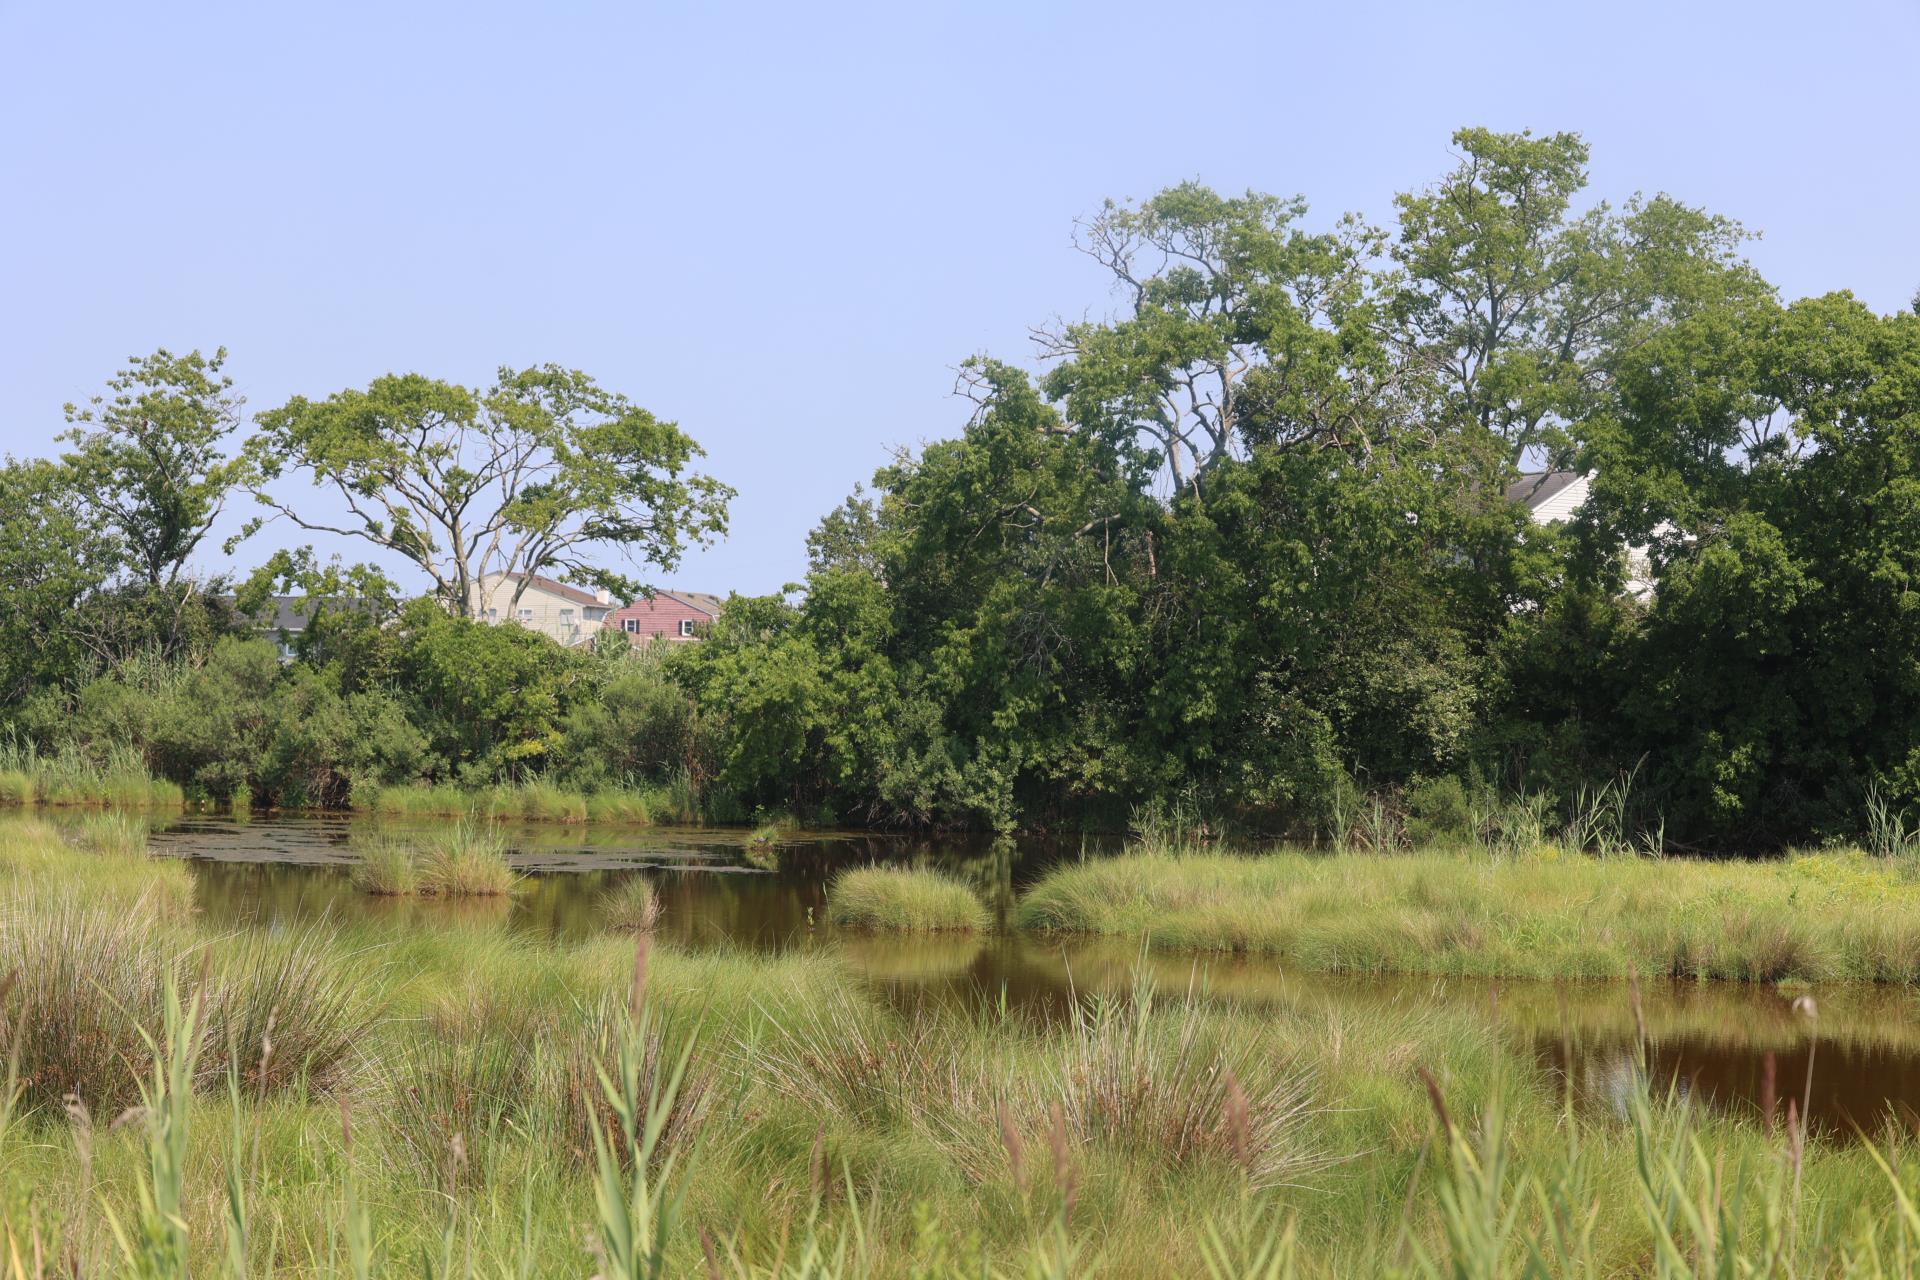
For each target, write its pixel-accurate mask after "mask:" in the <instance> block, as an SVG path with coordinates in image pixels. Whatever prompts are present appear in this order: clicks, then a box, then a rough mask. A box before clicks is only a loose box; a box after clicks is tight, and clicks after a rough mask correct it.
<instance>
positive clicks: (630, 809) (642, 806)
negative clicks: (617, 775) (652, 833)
mask: <svg viewBox="0 0 1920 1280" xmlns="http://www.w3.org/2000/svg"><path fill="white" fill-rule="evenodd" d="M586 806H587V821H588V822H623V823H631V824H633V825H635V826H645V825H647V824H648V823H650V822H652V821H653V810H652V807H651V806H650V805H649V804H648V802H647V794H646V792H644V791H635V790H631V789H617V790H606V791H595V792H593V793H591V794H589V795H588V796H587V797H586Z"/></svg>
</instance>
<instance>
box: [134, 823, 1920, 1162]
mask: <svg viewBox="0 0 1920 1280" xmlns="http://www.w3.org/2000/svg"><path fill="white" fill-rule="evenodd" d="M366 821H370V820H368V819H363V818H354V817H348V816H345V815H302V816H293V815H286V816H281V815H275V816H260V817H256V818H254V819H253V820H251V821H234V820H233V819H231V818H226V817H210V816H201V815H192V814H189V815H185V816H182V817H180V818H177V819H173V820H170V821H167V822H165V823H162V824H158V825H156V827H155V828H154V830H153V831H152V833H151V835H150V837H149V839H150V843H151V846H152V850H153V852H154V853H156V854H159V855H162V856H170V857H179V858H184V859H187V860H188V861H189V863H190V865H191V866H192V868H193V872H194V876H195V884H196V889H195V893H196V899H197V902H198V905H199V908H200V910H201V911H202V912H203V913H204V915H205V918H206V919H207V920H208V922H209V923H212V924H215V925H224V926H231V927H253V926H264V927H272V926H274V925H276V924H289V923H305V922H310V921H314V920H320V919H324V918H333V919H352V918H356V917H361V918H367V917H376V916H387V917H389V918H393V919H396V920H399V921H402V922H404V923H406V924H407V925H409V926H411V927H418V928H423V929H430V928H434V927H436V926H437V925H442V924H445V923H446V922H448V921H450V920H458V921H462V922H466V923H469V924H471V923H475V922H482V923H488V924H491V925H493V926H495V927H498V928H500V929H502V930H506V931H512V932H519V933H522V934H524V935H526V936H528V937H529V938H532V939H542V938H545V939H555V940H570V939H577V938H582V937H587V936H590V935H592V934H593V933H595V932H596V931H598V930H599V929H600V928H601V924H600V911H601V902H602V900H603V898H604V897H605V896H606V894H607V891H608V890H609V889H611V888H612V887H614V886H615V885H617V884H618V883H619V882H620V881H621V880H622V879H623V878H625V877H628V876H633V875H644V876H647V877H649V878H651V879H652V880H653V883H654V887H655V889H656V890H657V891H658V893H659V897H660V901H661V905H662V908H663V912H662V916H661V921H660V926H659V928H658V929H657V930H656V935H657V936H658V937H660V938H662V939H664V940H666V941H669V942H671V943H672V944H674V945H676V946H679V947H683V948H703V947H732V948H747V949H764V950H782V949H787V948H796V947H799V948H824V949H830V950H832V951H834V952H836V953H838V954H839V955H840V956H841V957H842V959H843V960H844V962H845V964H846V966H847V969H848V971H849V972H850V973H851V974H853V975H855V980H857V981H861V982H864V983H866V984H868V985H869V986H870V987H871V988H872V989H873V990H874V991H875V992H876V993H878V994H879V995H880V996H881V997H882V998H884V999H887V1000H889V1001H891V1002H892V1003H894V1004H895V1005H897V1006H900V1007H903V1008H911V1007H915V1006H918V1005H926V1004H933V1003H938V1002H950V1001H991V1002H1000V1001H1003V1000H1004V1001H1005V1002H1006V1003H1007V1004H1008V1005H1010V1006H1013V1007H1015V1008H1017V1009H1020V1010H1023V1011H1026V1012H1030V1013H1032V1014H1034V1015H1036V1016H1042V1017H1053V1016H1059V1015H1060V1013H1061V1012H1062V1011H1064V1010H1065V1009H1066V1008H1067V1006H1068V1003H1069V1002H1070V1001H1071V1000H1073V999H1074V998H1075V994H1076V993H1081V994H1086V993H1092V992H1110V991H1121V990H1124V989H1126V988H1127V987H1128V986H1129V985H1130V983H1131V982H1132V980H1133V975H1134V974H1135V972H1136V970H1137V967H1138V966H1139V965H1140V964H1142V963H1145V964H1147V965H1149V966H1150V967H1151V970H1152V972H1153V976H1154V980H1155V984H1156V988H1157V989H1158V990H1159V991H1162V992H1180V991H1185V990H1188V989H1189V988H1192V989H1194V990H1195V991H1197V992H1198V993H1199V994H1200V996H1201V998H1203V999H1206V1000H1211V1001H1220V1002H1223V1003H1230V1004H1232V1005H1235V1006H1237V1007H1239V1008H1242V1009H1245V1010H1247V1011H1249V1012H1250V1013H1253V1014H1255V1015H1256V1016H1257V1014H1258V1012H1259V1010H1261V1009H1263V1008H1283V1007H1288V1006H1292V1007H1296V1008H1303V1009H1306V1010H1309V1011H1311V1010H1313V1009H1317V1008H1344V1009H1345V1010H1346V1011H1349V1012H1351V1011H1354V1010H1356V1009H1357V1010H1358V1011H1360V1012H1362V1013H1364V1011H1365V1010H1366V1009H1367V1008H1381V1009H1386V1008H1389V1007H1397V1008H1400V1009H1402V1010H1404V1009H1407V1008H1415V1009H1418V1008H1422V1007H1431V1006H1453V1007H1456V1008H1472V1009H1473V1010H1476V1011H1479V1012H1481V1013H1483V1014H1484V1016H1485V1017H1486V1018H1487V1019H1488V1020H1489V1022H1490V1023H1497V1025H1498V1026H1499V1028H1500V1031H1501V1033H1502V1035H1503V1036H1504V1037H1505V1038H1506V1039H1507V1041H1508V1043H1509V1044H1511V1045H1512V1047H1513V1051H1514V1052H1515V1054H1516V1055H1520V1056H1522V1057H1530V1058H1531V1059H1532V1060H1533V1061H1534V1062H1536V1063H1537V1064H1538V1066H1539V1067H1540V1068H1541V1070H1540V1071H1539V1073H1538V1075H1539V1078H1540V1079H1541V1081H1542V1087H1547V1088H1554V1089H1562V1088H1566V1087H1568V1085H1569V1084H1570V1085H1571V1088H1572V1091H1573V1095H1574V1098H1575V1100H1576V1103H1577V1104H1578V1105H1581V1106H1587V1107H1594V1108H1602V1109H1609V1110H1617V1109H1620V1108H1622V1107H1624V1105H1625V1099H1626V1097H1627V1094H1628V1090H1629V1086H1630V1083H1631V1081H1632V1078H1633V1073H1634V1071H1635V1070H1636V1063H1637V1060H1638V1052H1637V1049H1636V1041H1637V1039H1638V1035H1637V1031H1636V1024H1635V1015H1634V1012H1633V1009H1632V1004H1631V1001H1630V999H1629V994H1628V990H1627V986H1626V984H1624V983H1541V982H1515V981H1508V980H1502V981H1500V982H1498V983H1495V982H1493V981H1491V980H1488V979H1484V978H1458V977H1454V978H1432V977H1402V976H1356V975H1330V974H1315V973H1302V972H1299V971H1297V970H1290V969H1288V968H1287V967H1286V966H1285V965H1284V964H1283V963H1281V962H1278V961H1275V960H1271V959H1262V958H1259V957H1250V956H1238V955H1226V954H1218V953H1205V954H1193V953H1172V952H1157V953H1154V954H1152V955H1150V956H1147V957H1145V958H1144V960H1143V958H1142V956H1141V954H1140V953H1139V951H1138V949H1137V948H1136V947H1135V946H1133V945H1131V944H1127V943H1124V942H1121V941H1119V940H1113V939H1086V938H1053V937H1042V936H1034V935H1028V934H1019V933H1009V932H1006V931H1004V930H997V931H995V932H993V933H991V934H984V935H954V934H897V935H895V934H874V933H864V932H855V931H850V930H844V929H835V928H834V927H833V926H832V925H831V924H830V923H829V922H828V921H827V912H826V892H827V884H828V882H829V881H830V880H831V879H832V877H833V876H834V875H835V874H837V873H838V872H840V871H842V870H845V869H846V868H848V867H852V866H860V865H866V864H870V863H883V862H884V863H904V864H916V865H925V866H931V867H935V868H938V869H940V870H943V871H946V872H947V873H949V874H952V875H954V876H957V877H959V878H961V879H963V880H966V881H967V882H969V883H970V884H972V885H973V887H974V888H975V890H976V891H977V892H978V893H979V894H980V895H981V896H982V898H983V899H984V900H985V901H986V902H987V903H988V904H989V906H990V907H991V908H992V909H993V911H994V914H995V917H996V919H998V920H1001V921H1004V920H1005V919H1006V916H1007V913H1008V911H1009V910H1010V908H1011V904H1012V902H1013V900H1014V898H1015V896H1016V895H1017V894H1018V893H1019V892H1020V891H1021V890H1022V889H1023V888H1024V887H1025V886H1026V885H1027V884H1029V883H1031V882H1032V881H1033V880H1034V879H1035V878H1037V877H1038V876H1039V875H1041V874H1043V873H1044V872H1045V870H1046V869H1047V868H1048V867H1049V866H1050V865H1052V864H1053V863H1054V862H1055V861H1057V860H1059V859H1061V858H1076V857H1098V856H1101V853H1102V852H1103V850H1098V849H1087V848H1082V847H1081V846H1080V845H1079V844H1077V843H1075V844H1072V845H1061V844H1052V843H1046V842H1039V841H1020V842H1008V841H1002V842H999V843H997V844H996V843H994V842H991V841H988V840H985V839H978V838H969V837H964V836H962V837H952V836H942V837H936V838H922V837H904V836H889V835H873V834H866V833H833V832H800V833H795V834H792V835H790V836H787V837H785V838H783V839H781V840H780V841H779V842H778V843H777V844H776V845H774V846H772V847H768V848H750V847H749V845H748V842H747V834H746V832H745V831H744V830H738V829H728V828H698V829H682V828H667V827H621V826H605V825H596V826H558V825H552V824H525V825H517V826H515V825H508V826H505V827H503V830H504V832H505V833H506V835H507V838H508V841H509V848H510V861H512V862H513V864H514V865H515V866H516V867H518V868H519V869H520V870H522V871H524V872H526V873H527V875H528V877H529V882H528V885H527V886H526V889H525V891H524V892H522V893H519V894H516V895H515V896H513V897H512V898H511V899H467V900H462V901H455V902H442V901H434V900H431V899H419V898H403V899H393V898H372V897H368V896H366V895H363V894H360V893H357V892H355V891H354V889H353V888H352V887H351V886H350V885H349V883H348V870H349V868H350V867H351V866H352V865H353V863H354V861H355V855H354V853H353V850H352V848H351V847H350V845H349V836H350V834H351V832H352V831H353V829H354V827H355V825H356V824H358V823H361V822H366ZM386 825H387V826H389V827H407V826H417V827H420V828H422V829H426V828H427V826H428V825H429V824H424V823H399V822H393V821H391V820H388V821H387V823H386ZM1801 994H1811V995H1812V996H1814V997H1815V999H1816V1000H1817V1001H1818V1009H1819V1016H1818V1018H1817V1020H1814V1021H1810V1020H1808V1019H1807V1018H1805V1017H1804V1016H1802V1015H1801V1014H1799V1013H1796V1012H1795V1010H1794V1008H1793V1002H1794V998H1795V997H1796V996H1797V995H1801ZM1641 995H1642V1011H1641V1017H1642V1019H1643V1020H1644V1023H1645V1027H1646V1038H1647V1048H1646V1060H1647V1063H1648V1068H1649V1070H1650V1072H1651V1073H1652V1078H1653V1083H1654V1088H1655V1090H1656V1091H1657V1092H1664V1091H1665V1090H1668V1089H1672V1090H1674V1091H1676V1092H1678V1093H1682V1094H1685V1095H1688V1096H1690V1097H1692V1098H1695V1099H1698V1100H1700V1101H1702V1102H1704V1103H1706V1104H1707V1105H1710V1106H1714V1107H1720V1108H1725V1109H1729V1110H1733V1111H1736V1112H1745V1113H1748V1114H1753V1115H1761V1114H1765V1112H1766V1111H1767V1109H1768V1107H1769V1105H1770V1103H1773V1101H1774V1100H1775V1099H1777V1100H1778V1101H1777V1109H1778V1111H1779V1112H1781V1113H1784V1109H1785V1106H1786V1099H1788V1098H1795V1099H1798V1098H1799V1097H1800V1096H1801V1095H1802V1092H1803V1090H1804V1089H1805V1087H1806V1079H1807V1070H1808V1065H1809V1061H1808V1060H1809V1055H1810V1054H1811V1055H1812V1056H1813V1059H1814V1063H1813V1065H1814V1072H1813V1078H1812V1088H1811V1107H1810V1112H1811V1118H1812V1121H1813V1124H1814V1126H1815V1128H1816V1129H1819V1130H1824V1131H1825V1132H1826V1133H1827V1134H1829V1135H1830V1136H1835V1137H1839V1138H1842V1139H1844V1138H1845V1137H1847V1136H1849V1135H1852V1134H1855V1133H1856V1132H1863V1133H1866V1134H1869V1135H1871V1134H1876V1133H1879V1132H1881V1131H1882V1130H1883V1128H1884V1127H1885V1126H1886V1125H1887V1124H1888V1123H1889V1122H1891V1123H1894V1124H1898V1125H1900V1126H1901V1127H1902V1128H1907V1129H1913V1130H1920V993H1916V992H1913V991H1909V990H1905V989H1885V988H1866V987H1823V988H1806V989H1794V990H1787V989H1780V988H1774V987H1743V986H1736V985H1732V984H1711V983H1706V984H1702V983H1691V982H1657V983H1650V984H1648V985H1647V986H1646V987H1645V988H1643V990H1642V993H1641Z"/></svg>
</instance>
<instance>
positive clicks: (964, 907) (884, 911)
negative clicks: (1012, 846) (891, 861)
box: [827, 867, 993, 930]
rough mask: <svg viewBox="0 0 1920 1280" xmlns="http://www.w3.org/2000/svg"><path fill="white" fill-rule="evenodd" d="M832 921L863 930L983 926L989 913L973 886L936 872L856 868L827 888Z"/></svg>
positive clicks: (828, 911) (988, 922) (890, 868)
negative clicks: (970, 886) (971, 887)
mask: <svg viewBox="0 0 1920 1280" xmlns="http://www.w3.org/2000/svg"><path fill="white" fill-rule="evenodd" d="M827 914H828V916H829V917H830V918H831V919H832V920H833V922H834V923H835V924H839V925H847V926H850V927H853V928H861V929H908V930H941V929H959V930H967V929H985V928H988V927H990V926H991V925H992V923H993V917H992V915H991V914H990V913H989V912H988V911H987V907H986V904H985V903H983V902H981V901H980V899H979V898H978V897H977V896H975V894H974V892H973V890H972V889H970V888H968V887H967V886H966V885H964V884H962V883H961V882H960V881H958V880H955V879H953V878H952V877H950V876H946V875H942V874H941V873H939V872H937V871H928V870H921V869H912V868H906V867H858V868H855V869H854V870H851V871H843V872H841V873H840V875H838V876H837V877H835V878H834V881H833V884H832V885H831V886H829V887H828V889H827Z"/></svg>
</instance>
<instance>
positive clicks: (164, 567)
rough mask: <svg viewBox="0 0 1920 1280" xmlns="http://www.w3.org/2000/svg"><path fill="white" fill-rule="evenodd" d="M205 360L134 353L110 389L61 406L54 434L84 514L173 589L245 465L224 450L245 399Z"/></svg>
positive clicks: (219, 355)
mask: <svg viewBox="0 0 1920 1280" xmlns="http://www.w3.org/2000/svg"><path fill="white" fill-rule="evenodd" d="M226 359H227V353H226V349H225V348H221V349H220V350H218V351H215V352H214V353H213V355H212V357H211V358H208V357H204V356H202V355H201V354H200V353H199V352H198V351H193V352H189V353H188V354H186V355H184V356H176V355H173V354H172V353H171V352H168V351H166V350H160V351H156V352H154V353H153V354H152V355H150V356H143V357H136V358H134V359H132V360H131V361H129V362H128V363H129V367H128V368H127V369H125V370H123V371H122V372H121V373H119V374H116V375H115V376H114V377H113V378H111V379H109V380H108V382H107V390H108V393H109V394H107V395H103V396H96V397H94V398H93V400H91V401H90V402H88V404H87V405H86V406H84V407H81V406H76V405H71V404H70V405H68V406H67V409H66V414H67V421H68V422H69V423H70V424H72V425H71V427H70V429H69V430H67V431H66V432H64V433H63V434H62V435H61V437H60V438H61V439H62V440H64V441H67V442H69V443H71V444H72V445H73V446H74V449H73V451H72V452H71V453H69V454H68V455H67V463H68V465H69V466H70V467H71V468H72V469H73V474H74V483H75V484H76V485H77V486H78V487H79V489H80V491H81V492H82V493H83V494H84V498H85V501H86V503H87V504H88V507H89V509H90V510H91V511H94V512H97V513H98V514H99V516H100V518H102V519H104V520H105V521H107V522H108V523H109V524H111V526H112V527H113V528H114V529H116V530H117V531H118V532H119V534H120V536H121V537H122V538H123V539H125V542H126V546H127V559H128V562H129V564H130V565H131V566H132V567H133V568H134V569H135V570H136V571H137V572H138V573H139V574H140V575H141V576H142V577H143V578H144V579H145V581H146V582H147V583H148V584H149V585H150V586H153V587H161V586H171V585H172V584H173V583H174V582H175V581H177V580H178V579H179V577H180V574H181V571H182V569H183V568H184V567H185V566H186V563H187V559H188V558H189V557H190V556H191V555H192V554H193V552H194V549H195V548H196V547H198V546H199V545H200V543H201V541H202V540H203V539H204V538H205V537H206V536H207V533H208V531H209V530H210V529H212V527H213V524H214V521H215V520H217V519H218V518H219V516H220V513H221V511H222V510H223V509H224V508H225V506H226V501H227V497H228V495H229V494H230V493H231V492H232V491H233V489H234V488H235V486H237V485H239V484H240V483H241V482H242V481H243V479H244V477H245V475H246V463H245V462H244V461H243V460H242V459H240V458H238V457H229V456H227V454H226V453H225V452H224V446H225V443H226V440H227V437H228V436H230V435H232V434H233V432H234V431H235V430H236V429H237V428H238V427H239V425H240V422H241V410H242V406H243V404H244V402H243V401H242V400H241V399H240V397H239V396H237V395H235V394H234V393H233V379H231V378H229V377H227V376H226V374H225V373H224V372H223V370H224V367H225V364H226Z"/></svg>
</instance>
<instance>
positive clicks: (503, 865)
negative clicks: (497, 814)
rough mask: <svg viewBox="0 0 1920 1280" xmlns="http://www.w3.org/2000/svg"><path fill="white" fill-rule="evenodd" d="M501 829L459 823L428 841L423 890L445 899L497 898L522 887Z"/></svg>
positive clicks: (423, 859)
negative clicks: (510, 859)
mask: <svg viewBox="0 0 1920 1280" xmlns="http://www.w3.org/2000/svg"><path fill="white" fill-rule="evenodd" d="M520 880H521V876H520V873H519V872H517V871H515V870H514V869H513V868H512V867H511V866H510V865H508V863H507V842H506V839H505V837H503V836H502V835H501V834H500V832H499V829H498V828H495V827H481V826H478V825H475V824H473V823H466V822H463V823H459V824H458V825H456V826H454V827H453V828H452V829H451V830H449V831H447V832H446V833H445V834H443V835H441V836H439V837H437V838H436V839H434V840H432V841H431V842H429V843H428V845H427V848H426V853H425V855H424V856H423V857H422V858H421V860H420V892H422V893H426V894H434V895H438V896H440V897H446V898H497V897H500V896H502V895H504V894H510V893H513V892H514V891H515V890H517V889H518V888H519V887H520Z"/></svg>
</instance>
